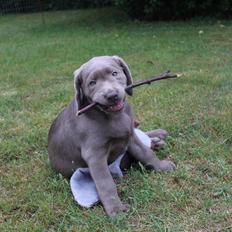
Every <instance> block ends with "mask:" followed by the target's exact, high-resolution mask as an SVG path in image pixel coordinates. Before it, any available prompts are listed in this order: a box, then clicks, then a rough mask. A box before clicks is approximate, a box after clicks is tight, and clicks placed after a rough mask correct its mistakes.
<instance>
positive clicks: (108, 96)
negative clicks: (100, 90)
mask: <svg viewBox="0 0 232 232" xmlns="http://www.w3.org/2000/svg"><path fill="white" fill-rule="evenodd" d="M105 97H106V99H107V100H108V101H109V102H116V101H117V100H118V94H117V93H116V92H110V93H107V94H106V95H105Z"/></svg>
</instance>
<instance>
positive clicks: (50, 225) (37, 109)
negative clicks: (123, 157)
mask: <svg viewBox="0 0 232 232" xmlns="http://www.w3.org/2000/svg"><path fill="white" fill-rule="evenodd" d="M98 55H119V56H121V57H123V58H124V59H125V60H126V62H127V63H128V65H129V67H130V69H131V72H132V74H133V77H134V79H135V80H140V79H145V78H147V77H151V76H153V75H155V74H160V73H162V72H163V71H165V70H168V69H171V70H172V71H173V72H174V73H181V74H183V77H182V78H180V79H173V80H166V81H160V82H156V83H154V84H153V85H151V86H143V87H140V88H137V89H135V90H134V96H133V97H129V102H130V103H131V104H132V105H133V106H134V110H135V112H136V117H137V119H139V120H140V122H141V126H140V127H141V129H143V130H145V131H146V130H150V129H153V128H164V129H166V130H168V131H169V132H170V136H169V138H168V140H167V146H166V147H165V149H164V150H162V151H160V152H158V156H159V157H160V158H165V157H170V158H171V159H172V160H173V161H174V162H175V163H176V164H177V167H178V168H177V170H176V171H174V172H172V173H162V174H156V173H153V172H150V171H147V170H145V169H144V167H143V166H142V165H138V167H137V168H133V169H131V170H129V171H128V173H127V174H126V176H125V177H124V178H123V179H120V180H117V181H116V182H117V188H118V192H119V195H120V197H121V199H122V201H124V202H127V203H129V204H130V212H129V213H128V214H122V215H119V216H118V217H116V218H114V219H109V218H108V217H107V216H106V215H105V213H104V210H103V208H102V206H101V205H100V204H98V205H97V206H95V207H93V208H91V209H83V208H81V207H79V206H78V205H77V204H76V203H75V201H74V200H73V197H72V194H71V191H70V187H69V183H68V181H67V180H65V179H64V178H63V177H62V176H61V175H59V174H57V173H55V172H54V171H53V170H52V169H51V168H50V166H49V162H48V154H47V134H48V130H49V127H50V124H51V123H52V121H53V120H54V118H55V117H56V115H57V114H58V113H59V112H60V111H61V110H62V109H63V108H64V107H65V106H66V105H67V104H69V102H70V101H71V99H72V97H73V95H74V89H73V74H72V73H73V71H74V70H75V69H76V68H78V67H79V66H80V65H81V64H82V63H84V62H85V61H87V60H88V59H90V58H91V57H93V56H98ZM96 136H97V135H96ZM0 231H107V232H108V231H166V232H167V231H170V232H173V231H176V232H179V231H194V232H195V231H201V232H205V231H225V232H228V231H232V21H217V20H209V19H208V20H199V19H198V20H197V19H195V20H191V21H186V22H139V21H133V20H130V19H128V18H127V17H126V16H125V15H124V14H122V13H121V12H119V11H117V10H115V9H113V8H106V9H101V10H79V11H63V12H46V13H42V14H41V13H35V14H19V15H13V14H12V15H4V16H1V17H0Z"/></svg>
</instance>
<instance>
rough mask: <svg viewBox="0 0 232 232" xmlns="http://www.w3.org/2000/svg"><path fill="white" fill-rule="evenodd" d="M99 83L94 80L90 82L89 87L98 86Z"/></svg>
mask: <svg viewBox="0 0 232 232" xmlns="http://www.w3.org/2000/svg"><path fill="white" fill-rule="evenodd" d="M96 83H97V81H96V80H92V81H90V82H89V86H94V85H96Z"/></svg>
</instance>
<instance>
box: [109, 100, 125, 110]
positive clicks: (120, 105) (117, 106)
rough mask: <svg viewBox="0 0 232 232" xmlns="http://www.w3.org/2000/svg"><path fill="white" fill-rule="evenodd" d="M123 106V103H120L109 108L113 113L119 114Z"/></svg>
mask: <svg viewBox="0 0 232 232" xmlns="http://www.w3.org/2000/svg"><path fill="white" fill-rule="evenodd" d="M123 106H124V103H123V101H119V102H117V104H116V105H114V106H110V107H109V108H108V110H109V111H111V112H117V111H119V110H121V109H122V108H123Z"/></svg>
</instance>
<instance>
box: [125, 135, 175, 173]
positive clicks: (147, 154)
mask: <svg viewBox="0 0 232 232" xmlns="http://www.w3.org/2000/svg"><path fill="white" fill-rule="evenodd" d="M128 151H129V154H131V155H132V156H133V157H134V158H135V159H137V160H138V161H140V162H141V163H143V164H144V165H145V166H146V167H148V168H151V169H153V170H155V171H157V172H161V171H172V170H174V169H175V168H176V166H175V164H174V163H173V162H171V161H169V160H159V159H158V158H157V156H156V155H155V154H154V153H153V151H152V150H151V149H150V148H149V147H147V146H145V145H144V144H143V143H142V142H141V141H140V140H139V138H138V137H137V136H136V134H135V133H134V134H133V136H132V138H131V141H130V144H129V147H128Z"/></svg>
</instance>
